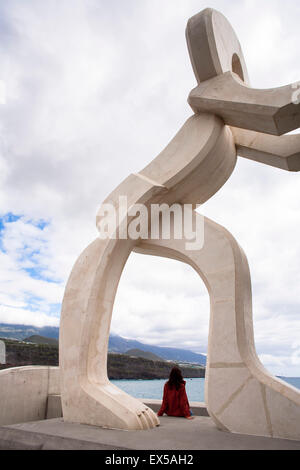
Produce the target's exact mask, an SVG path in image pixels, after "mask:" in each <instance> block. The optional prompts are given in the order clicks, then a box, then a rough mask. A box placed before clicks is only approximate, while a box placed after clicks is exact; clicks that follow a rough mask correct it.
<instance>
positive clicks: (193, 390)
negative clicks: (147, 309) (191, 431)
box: [111, 377, 300, 401]
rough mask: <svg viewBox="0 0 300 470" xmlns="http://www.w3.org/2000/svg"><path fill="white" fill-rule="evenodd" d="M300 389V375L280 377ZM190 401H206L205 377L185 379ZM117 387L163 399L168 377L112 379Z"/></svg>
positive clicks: (132, 392) (137, 395)
mask: <svg viewBox="0 0 300 470" xmlns="http://www.w3.org/2000/svg"><path fill="white" fill-rule="evenodd" d="M280 379H281V380H284V381H286V382H288V383H289V384H291V385H293V386H294V387H296V388H299V389H300V377H280ZM185 381H186V392H187V396H188V399H189V401H204V381H205V379H204V378H194V379H185ZM111 382H112V383H113V384H115V385H116V386H117V387H119V388H121V389H122V390H124V392H127V393H128V394H129V395H132V396H133V397H136V398H156V399H158V400H161V399H162V396H163V390H164V384H165V383H166V379H157V380H111Z"/></svg>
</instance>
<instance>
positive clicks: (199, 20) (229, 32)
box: [186, 8, 249, 85]
mask: <svg viewBox="0 0 300 470" xmlns="http://www.w3.org/2000/svg"><path fill="white" fill-rule="evenodd" d="M186 39H187V44H188V50H189V54H190V59H191V62H192V66H193V70H194V73H195V76H196V79H197V82H198V83H201V82H204V81H206V80H209V79H210V78H214V77H216V76H217V75H222V74H223V73H226V72H233V73H235V74H237V75H238V76H239V77H240V79H241V80H242V81H243V82H244V83H245V84H247V85H248V84H249V78H248V71H247V67H246V63H245V59H244V55H243V52H242V48H241V45H240V43H239V40H238V38H237V36H236V34H235V32H234V30H233V28H232V26H231V24H230V23H229V21H228V20H227V19H226V18H225V16H224V15H222V13H220V12H218V11H216V10H213V9H212V8H206V9H205V10H203V11H202V12H200V13H198V14H197V15H195V16H193V17H192V18H190V19H189V21H188V23H187V28H186Z"/></svg>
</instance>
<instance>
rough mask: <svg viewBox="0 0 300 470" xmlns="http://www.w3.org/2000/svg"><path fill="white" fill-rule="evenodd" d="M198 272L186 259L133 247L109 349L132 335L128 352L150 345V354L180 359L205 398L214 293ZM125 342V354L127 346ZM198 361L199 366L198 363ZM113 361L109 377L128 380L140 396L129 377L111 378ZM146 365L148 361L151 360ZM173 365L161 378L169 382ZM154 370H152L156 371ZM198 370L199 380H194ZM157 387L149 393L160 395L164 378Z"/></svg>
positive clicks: (191, 388)
mask: <svg viewBox="0 0 300 470" xmlns="http://www.w3.org/2000/svg"><path fill="white" fill-rule="evenodd" d="M199 278H200V276H199V274H198V273H197V272H196V271H195V269H194V268H193V267H191V266H190V265H188V264H186V263H184V262H180V261H178V260H175V259H168V258H165V257H162V256H159V255H158V256H151V255H149V254H143V255H141V254H140V253H134V252H132V253H131V254H130V256H129V258H128V260H127V263H126V265H125V267H124V271H123V273H122V276H121V279H120V283H119V286H118V290H117V294H116V298H115V303H114V308H113V314H112V322H111V330H110V331H111V335H110V347H109V351H108V354H109V353H110V352H112V349H115V351H114V352H117V347H118V341H119V337H121V338H126V339H129V340H131V341H128V342H127V346H126V347H128V350H127V351H129V355H131V354H134V355H138V354H139V351H134V350H143V349H144V350H147V351H146V354H145V357H147V355H148V352H149V353H150V354H149V359H151V357H152V356H151V355H153V354H154V355H156V356H157V357H158V358H161V359H162V361H164V362H165V361H173V362H176V363H177V364H178V365H179V366H180V367H181V368H182V370H183V375H184V377H185V379H187V391H188V394H189V393H190V400H191V401H204V377H203V375H204V371H203V368H202V369H201V365H202V366H204V365H205V363H206V354H207V343H208V330H209V312H210V299H209V294H208V291H207V288H206V286H205V284H204V282H203V281H202V279H201V278H200V279H199ZM116 335H117V336H116ZM136 341H138V343H136ZM122 347H123V350H122V353H123V354H124V353H126V352H127V351H125V346H121V348H122ZM162 348H173V349H177V350H185V351H189V353H182V354H181V353H180V352H179V351H178V352H177V357H176V354H175V351H172V352H171V351H168V352H166V351H164V349H162ZM163 352H164V354H163ZM114 359H115V357H114ZM153 359H155V357H154V356H153ZM196 362H198V364H199V366H196ZM185 363H186V364H185ZM192 363H194V364H193V365H192ZM109 364H110V360H108V376H109V378H110V380H112V381H113V383H115V384H117V385H118V387H120V388H122V386H125V389H124V390H125V391H127V392H128V393H130V394H131V395H133V396H136V395H135V393H134V390H128V389H126V386H127V384H126V383H124V381H122V382H119V383H116V382H114V378H112V379H111V376H110V375H111V374H110V367H109ZM165 364H166V365H167V364H168V362H165ZM145 367H148V365H147V364H146V363H145ZM170 369H171V364H170V365H168V367H167V368H165V369H164V371H161V372H162V373H163V374H164V375H162V377H161V382H165V380H166V379H167V377H168V374H169V370H170ZM187 369H189V370H187ZM196 369H197V370H196ZM166 371H167V372H166ZM146 372H147V371H146ZM149 373H150V375H151V371H149ZM166 373H167V375H166ZM138 374H141V371H139V372H138ZM159 374H160V372H159ZM193 375H194V377H193V378H194V379H195V378H197V380H194V383H191V382H192V381H193V378H192V376H193ZM136 378H139V377H138V376H137V377H136ZM140 378H143V377H142V376H141V377H140ZM198 379H199V380H198ZM154 386H155V384H153V387H154ZM153 387H151V391H150V394H151V395H152V396H148V397H146V398H160V399H161V398H162V383H157V389H156V390H154V388H153ZM147 388H148V386H147ZM137 393H142V392H140V391H138V392H137ZM136 398H142V397H141V396H136Z"/></svg>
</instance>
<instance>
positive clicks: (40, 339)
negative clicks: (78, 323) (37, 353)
mask: <svg viewBox="0 0 300 470" xmlns="http://www.w3.org/2000/svg"><path fill="white" fill-rule="evenodd" d="M23 341H25V342H26V343H34V344H49V345H50V346H58V340H57V339H55V338H46V337H45V336H40V335H33V336H29V338H25V339H24V340H23Z"/></svg>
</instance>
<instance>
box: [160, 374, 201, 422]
mask: <svg viewBox="0 0 300 470" xmlns="http://www.w3.org/2000/svg"><path fill="white" fill-rule="evenodd" d="M164 413H166V414H167V415H168V416H182V417H184V418H187V419H193V416H192V415H191V410H190V405H189V401H188V397H187V394H186V391H185V380H183V378H182V374H181V370H180V369H179V367H173V369H172V370H171V372H170V376H169V380H168V382H166V383H165V386H164V395H163V401H162V405H161V408H160V410H159V411H158V413H157V415H158V416H162V415H163V414H164Z"/></svg>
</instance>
